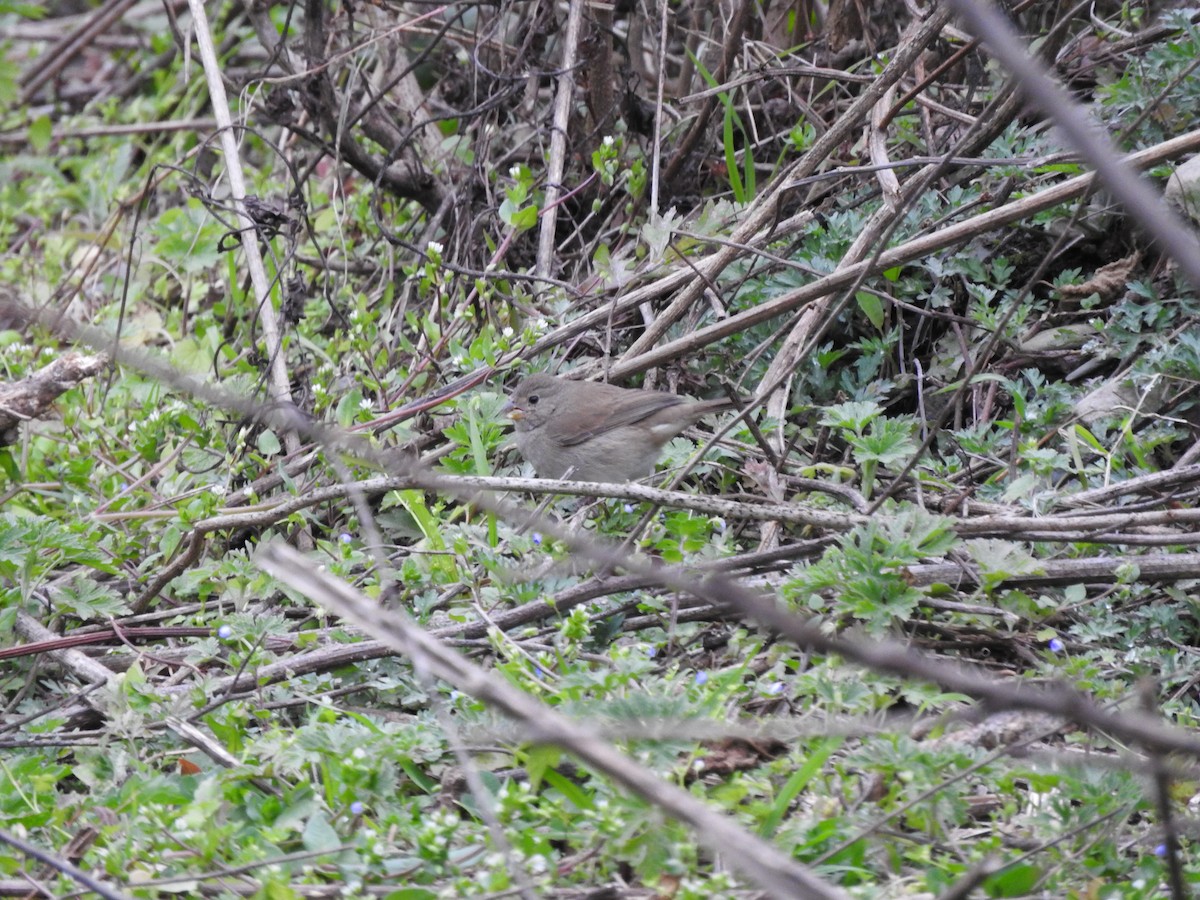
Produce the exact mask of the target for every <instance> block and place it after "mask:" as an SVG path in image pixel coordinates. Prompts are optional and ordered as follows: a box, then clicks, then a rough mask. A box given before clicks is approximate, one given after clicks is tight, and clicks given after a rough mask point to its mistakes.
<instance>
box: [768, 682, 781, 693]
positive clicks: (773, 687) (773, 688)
mask: <svg viewBox="0 0 1200 900" xmlns="http://www.w3.org/2000/svg"><path fill="white" fill-rule="evenodd" d="M782 691H783V682H782V681H776V682H775V683H774V684H768V685H767V693H768V694H778V693H781V692H782Z"/></svg>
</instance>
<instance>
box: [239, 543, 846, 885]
mask: <svg viewBox="0 0 1200 900" xmlns="http://www.w3.org/2000/svg"><path fill="white" fill-rule="evenodd" d="M256 558H257V560H258V562H259V564H260V565H261V566H262V567H263V568H264V569H265V570H266V571H267V572H268V573H270V574H271V575H273V576H274V577H276V578H278V579H279V580H280V581H282V582H283V583H284V584H287V585H289V586H290V587H292V588H293V589H294V590H297V591H300V592H301V593H303V594H305V595H306V596H308V597H310V598H311V599H313V600H314V601H315V602H317V603H319V604H321V605H322V606H324V607H325V608H326V609H328V610H330V611H331V612H334V613H336V614H337V615H339V616H341V617H342V618H344V619H346V620H348V621H350V622H353V623H354V624H355V625H357V626H358V627H359V628H361V629H362V630H363V631H365V632H367V633H368V634H371V635H374V636H376V637H377V638H378V639H379V640H380V641H382V642H384V643H386V644H387V645H389V646H390V647H391V648H393V649H394V650H396V651H397V652H400V653H404V654H406V655H407V656H409V657H410V658H413V660H414V664H418V659H419V660H420V662H419V665H420V667H421V668H425V669H427V670H428V671H429V672H430V673H431V674H433V675H435V676H436V677H438V678H440V679H441V680H443V681H446V682H448V683H449V684H451V685H453V686H454V687H455V688H457V689H458V690H460V691H462V692H464V693H466V694H470V695H471V696H472V697H475V698H477V699H479V700H481V701H483V702H485V703H487V704H488V705H489V706H491V707H494V708H496V709H499V710H500V711H502V712H503V713H505V714H506V715H508V716H510V717H511V718H513V719H515V720H516V721H517V722H519V723H521V724H522V725H523V726H524V727H525V729H526V730H527V735H528V739H529V740H532V741H535V742H537V743H545V744H553V745H555V746H558V747H561V748H563V749H564V750H567V751H569V752H570V753H572V754H573V755H575V756H577V757H578V758H579V759H581V760H582V761H583V762H584V763H586V764H587V765H589V766H591V767H593V768H595V769H596V770H597V771H599V772H602V773H603V774H605V775H607V776H608V777H609V778H611V779H612V780H614V781H616V782H617V783H619V784H621V785H623V786H624V787H626V788H628V789H629V790H631V791H633V792H634V793H636V794H637V795H638V796H640V797H642V798H643V799H645V800H647V801H648V802H650V803H653V804H654V805H656V806H658V807H659V808H661V809H663V810H665V811H666V812H667V813H669V814H670V815H672V816H674V817H675V818H676V819H678V820H679V821H681V822H685V823H687V824H688V825H690V826H691V827H692V828H693V829H694V830H695V832H696V837H697V839H698V840H700V841H701V842H702V843H704V844H705V845H706V846H707V847H709V849H710V850H712V852H713V853H716V854H717V855H719V856H720V857H721V858H722V859H723V860H724V861H725V862H726V863H728V864H729V865H730V866H732V867H733V868H735V869H737V870H738V871H739V872H740V873H741V874H742V876H743V877H744V878H746V879H747V880H748V881H751V882H753V883H755V884H757V885H758V886H759V887H761V888H762V889H763V890H765V891H768V892H769V893H770V894H771V895H772V896H776V897H806V898H814V900H826V898H828V900H846V898H848V895H847V894H845V893H844V892H842V891H841V890H839V889H838V888H836V887H834V886H833V885H830V884H827V883H825V882H824V881H822V880H821V879H819V878H817V877H816V876H815V875H814V874H812V872H810V871H809V870H808V869H807V868H806V867H804V866H803V865H801V864H799V863H797V862H796V861H795V860H793V859H791V857H789V856H788V855H787V854H785V853H782V852H781V851H780V850H779V849H778V848H777V847H775V846H774V845H772V844H770V843H768V842H766V841H764V840H762V839H761V838H759V837H757V836H755V835H752V834H750V833H749V832H747V831H745V830H743V829H742V828H740V827H739V826H738V825H737V824H736V823H735V822H734V821H733V820H732V819H730V818H729V817H727V816H724V815H722V814H720V813H718V812H716V811H714V810H713V809H711V808H709V807H708V806H706V805H705V804H703V803H701V802H700V801H699V800H697V799H696V798H695V797H693V796H692V795H691V794H689V793H688V792H687V791H685V790H683V789H682V788H679V787H676V786H675V785H673V784H669V783H667V782H665V781H662V780H661V779H659V778H657V777H656V776H654V775H653V774H651V773H650V772H649V771H648V770H646V769H645V768H643V767H642V766H640V765H638V764H636V763H634V762H633V761H632V760H630V759H629V758H628V757H627V756H625V755H624V754H622V753H619V752H618V751H617V750H616V749H615V748H614V747H612V745H610V744H609V743H608V742H607V741H606V740H605V739H604V737H603V736H602V735H601V733H600V732H599V731H597V730H595V729H593V728H591V727H590V726H588V725H585V724H583V723H579V722H573V721H572V720H570V719H568V718H567V717H566V716H564V715H562V714H561V713H559V712H557V711H556V710H554V709H552V708H550V707H549V706H547V705H546V704H544V703H542V702H541V701H540V700H538V699H536V698H534V697H531V696H529V695H528V694H526V693H524V692H522V691H520V690H518V689H517V688H515V687H512V686H511V685H509V684H507V683H506V682H505V681H503V680H502V679H498V678H496V677H494V676H493V675H492V674H490V673H488V672H487V671H485V670H484V669H482V668H480V667H479V666H476V665H475V664H473V663H471V662H469V661H468V660H467V659H466V658H465V657H463V656H462V655H461V654H459V653H456V652H454V651H453V650H450V649H449V648H447V647H445V646H443V645H442V644H441V643H440V642H438V641H437V640H435V639H434V638H432V637H430V635H429V634H428V633H427V632H425V631H424V630H423V629H421V628H419V627H418V626H417V625H416V624H414V623H413V622H411V621H410V620H409V619H408V617H407V616H404V615H403V614H401V613H399V612H395V611H392V610H386V609H380V608H379V605H378V604H377V603H374V602H372V601H371V600H369V599H368V598H367V597H365V596H363V595H362V594H361V593H359V592H358V591H355V590H353V589H352V588H351V587H350V586H349V585H347V584H345V582H343V581H341V580H340V579H337V578H334V577H332V576H330V575H328V574H325V573H323V572H320V571H319V570H318V569H317V567H316V566H315V565H314V564H313V563H312V562H311V561H310V560H308V559H306V558H305V557H304V556H302V555H301V554H299V553H297V552H296V551H295V550H293V549H291V548H290V547H287V546H286V545H284V544H282V543H280V542H274V543H272V544H269V545H268V546H266V547H263V548H261V549H260V550H259V552H258V554H257V557H256Z"/></svg>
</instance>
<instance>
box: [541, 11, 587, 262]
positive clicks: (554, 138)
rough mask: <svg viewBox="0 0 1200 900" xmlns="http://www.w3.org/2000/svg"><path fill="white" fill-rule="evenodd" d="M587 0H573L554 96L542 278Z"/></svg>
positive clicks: (550, 254)
mask: <svg viewBox="0 0 1200 900" xmlns="http://www.w3.org/2000/svg"><path fill="white" fill-rule="evenodd" d="M584 2H585V0H571V6H570V10H569V11H568V13H567V28H566V34H565V35H564V36H563V59H562V66H561V70H560V71H561V73H562V74H560V75H559V77H558V93H557V94H556V95H555V97H554V125H553V127H552V129H551V131H550V164H549V166H548V167H547V171H546V198H545V201H544V202H543V204H542V207H543V209H545V210H546V211H545V212H544V213H543V214H542V216H541V230H540V231H539V232H538V253H537V271H536V274H537V275H538V277H540V278H549V277H550V274H551V269H552V265H553V261H554V233H555V226H556V224H557V222H558V195H559V192H560V191H561V190H562V177H563V172H564V171H565V169H566V160H567V126H568V125H569V124H570V121H571V98H572V97H573V96H574V94H575V54H576V52H577V51H578V49H579V32H580V30H581V28H582V23H583V5H584Z"/></svg>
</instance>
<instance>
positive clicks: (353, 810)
mask: <svg viewBox="0 0 1200 900" xmlns="http://www.w3.org/2000/svg"><path fill="white" fill-rule="evenodd" d="M363 809H365V807H364V806H363V805H362V801H361V800H355V801H354V802H353V803H351V804H350V814H351V815H353V816H361V815H362V813H363Z"/></svg>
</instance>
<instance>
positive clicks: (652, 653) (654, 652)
mask: <svg viewBox="0 0 1200 900" xmlns="http://www.w3.org/2000/svg"><path fill="white" fill-rule="evenodd" d="M646 655H647V656H649V657H650V658H651V659H653V658H654V657H656V656H658V648H657V647H651V648H650V649H649V650H647V651H646Z"/></svg>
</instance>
